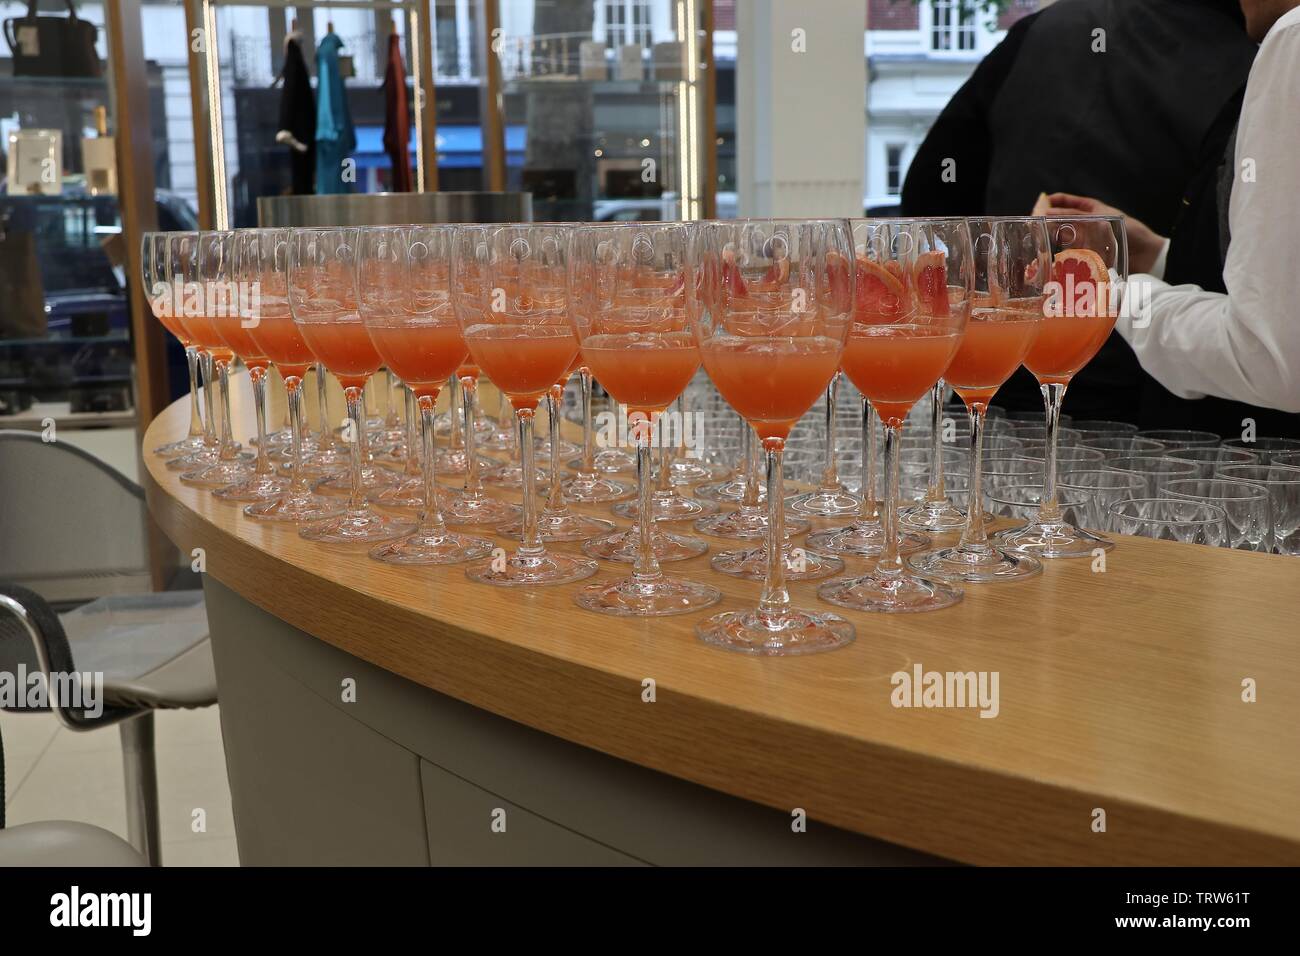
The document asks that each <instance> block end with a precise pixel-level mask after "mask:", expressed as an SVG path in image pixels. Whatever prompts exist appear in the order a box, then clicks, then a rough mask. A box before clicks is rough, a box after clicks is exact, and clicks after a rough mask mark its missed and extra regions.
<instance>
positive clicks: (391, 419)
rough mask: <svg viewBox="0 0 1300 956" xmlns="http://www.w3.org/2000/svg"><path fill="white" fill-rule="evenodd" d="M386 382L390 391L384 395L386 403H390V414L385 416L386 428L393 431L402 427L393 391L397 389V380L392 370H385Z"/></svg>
mask: <svg viewBox="0 0 1300 956" xmlns="http://www.w3.org/2000/svg"><path fill="white" fill-rule="evenodd" d="M384 381H385V382H387V384H388V390H387V391H386V392H385V393H384V401H385V402H387V403H388V414H387V415H385V416H384V426H385V427H386V428H389V429H393V428H396V427H397V426H398V425H400V424H401V422H400V421H399V420H398V417H397V402H396V401H395V400H394V396H393V390H394V389H395V388H396V387H397V379H396V377H394V375H393V373H392V371H391V370H390V369H384Z"/></svg>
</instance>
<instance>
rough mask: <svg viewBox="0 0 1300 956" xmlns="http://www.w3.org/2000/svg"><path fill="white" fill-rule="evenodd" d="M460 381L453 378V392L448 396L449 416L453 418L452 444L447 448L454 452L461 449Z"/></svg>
mask: <svg viewBox="0 0 1300 956" xmlns="http://www.w3.org/2000/svg"><path fill="white" fill-rule="evenodd" d="M459 399H460V379H458V378H457V377H456V376H455V375H453V376H452V377H451V392H450V393H448V395H447V415H448V416H449V417H450V418H451V442H450V444H449V445H448V446H447V447H448V448H450V449H451V450H452V451H455V450H456V449H458V448H460V445H461V438H460V416H459V414H457V413H458V412H459V411H460V401H459Z"/></svg>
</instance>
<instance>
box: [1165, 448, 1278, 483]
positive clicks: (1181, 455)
mask: <svg viewBox="0 0 1300 956" xmlns="http://www.w3.org/2000/svg"><path fill="white" fill-rule="evenodd" d="M1164 455H1165V457H1166V458H1172V459H1174V460H1175V461H1190V462H1191V463H1192V464H1193V465H1195V466H1196V477H1198V478H1213V477H1214V473H1215V472H1216V471H1218V470H1219V467H1220V466H1221V465H1253V464H1255V463H1256V462H1258V461H1259V459H1258V458H1256V457H1255V456H1254V455H1253V454H1251V453H1250V452H1248V451H1237V450H1236V449H1233V448H1175V449H1173V450H1171V451H1167V452H1165V453H1164Z"/></svg>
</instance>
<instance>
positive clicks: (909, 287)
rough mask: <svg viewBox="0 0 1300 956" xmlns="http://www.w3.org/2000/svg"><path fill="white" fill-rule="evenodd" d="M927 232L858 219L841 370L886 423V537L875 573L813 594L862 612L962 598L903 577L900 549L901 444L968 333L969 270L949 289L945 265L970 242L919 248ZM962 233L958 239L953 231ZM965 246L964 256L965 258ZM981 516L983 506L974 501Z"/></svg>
mask: <svg viewBox="0 0 1300 956" xmlns="http://www.w3.org/2000/svg"><path fill="white" fill-rule="evenodd" d="M923 234H924V230H923V228H918V226H917V225H916V224H915V223H912V222H908V221H906V220H873V219H866V220H856V221H855V222H854V223H853V238H854V242H855V243H856V244H859V245H860V247H861V252H862V254H861V256H860V258H859V259H858V261H857V267H858V269H859V270H863V271H865V272H866V276H865V277H863V276H862V275H861V274H860V273H859V280H858V283H857V288H858V293H859V295H862V296H865V297H866V301H865V302H864V303H860V304H859V307H858V309H857V312H856V313H855V322H854V324H853V330H852V332H851V333H850V335H849V340H848V344H847V346H846V347H845V350H844V371H845V373H846V374H847V375H848V376H849V378H850V380H852V382H853V384H854V385H856V386H857V387H858V391H860V392H862V394H863V395H865V396H866V397H867V398H868V399H869V400H870V402H871V404H872V405H873V406H874V407H875V409H876V413H877V414H878V415H879V416H880V419H881V421H882V422H883V423H884V426H885V540H884V549H883V550H882V551H881V554H880V557H879V559H878V560H877V562H876V567H875V570H874V571H872V572H871V573H870V574H866V575H862V576H861V577H852V578H841V579H838V580H834V581H828V582H826V583H825V584H823V585H822V586H821V587H820V588H819V589H818V591H817V594H818V596H819V597H821V598H822V599H823V600H826V601H830V602H831V603H832V604H838V605H840V606H842V607H848V608H854V609H856V610H862V611H888V612H893V611H931V610H937V609H938V608H943V607H948V606H950V605H952V604H956V603H957V602H958V601H960V600H961V597H962V592H961V591H960V590H958V589H956V588H952V587H948V586H947V585H945V584H942V583H940V582H937V581H931V580H928V579H926V578H920V577H916V576H914V575H910V574H908V573H907V571H906V569H905V567H904V564H903V560H902V557H901V556H900V549H899V545H898V531H899V522H898V484H899V469H898V465H899V444H900V440H901V437H902V430H903V422H904V420H905V419H906V418H907V415H908V413H909V412H910V411H911V410H912V406H913V405H915V404H916V402H918V401H919V400H920V399H921V398H922V397H923V396H924V395H925V394H927V393H928V392H929V391H930V390H931V389H932V388H933V387H934V383H935V382H937V381H938V380H939V379H940V378H941V377H942V376H943V374H944V372H945V370H947V368H948V365H949V363H951V361H952V358H953V356H954V355H956V354H957V349H958V347H959V346H960V345H961V339H962V336H963V334H964V333H965V331H966V320H967V317H968V312H969V309H968V302H969V299H970V296H971V290H972V287H973V285H972V284H973V276H972V271H971V269H970V268H969V266H968V267H966V268H964V269H959V270H958V276H959V279H960V282H961V284H960V285H957V286H955V287H950V286H949V284H948V283H949V281H951V276H952V272H951V271H950V270H949V268H948V266H949V260H951V259H952V258H955V257H960V256H961V255H963V254H969V250H970V246H969V242H968V241H967V242H963V241H962V240H961V239H960V238H958V239H954V240H952V244H951V245H948V246H947V247H946V248H945V247H942V246H941V247H939V248H926V249H925V251H918V248H917V247H918V241H919V240H918V237H919V236H921V235H923ZM958 235H960V234H958ZM963 250H964V251H965V252H964V253H963ZM973 505H974V507H975V510H976V511H978V510H980V502H978V501H975V502H973Z"/></svg>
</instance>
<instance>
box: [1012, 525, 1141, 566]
mask: <svg viewBox="0 0 1300 956" xmlns="http://www.w3.org/2000/svg"><path fill="white" fill-rule="evenodd" d="M993 540H994V541H995V542H997V543H998V544H999V545H1001V546H1002V547H1003V548H1005V549H1006V550H1008V551H1014V552H1017V553H1019V554H1032V555H1033V556H1034V557H1036V558H1090V557H1092V556H1093V553H1094V552H1095V551H1097V550H1101V551H1109V550H1110V549H1111V548H1113V547H1115V542H1114V541H1111V540H1110V539H1109V538H1103V537H1102V536H1101V535H1099V534H1094V533H1093V532H1091V531H1085V530H1084V529H1083V528H1076V527H1075V526H1074V525H1072V524H1069V523H1068V522H1065V521H1048V522H1044V521H1034V522H1031V523H1030V524H1027V525H1022V526H1021V527H1019V528H1009V529H1008V530H1006V531H999V532H998V533H997V534H995V535H993Z"/></svg>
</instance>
